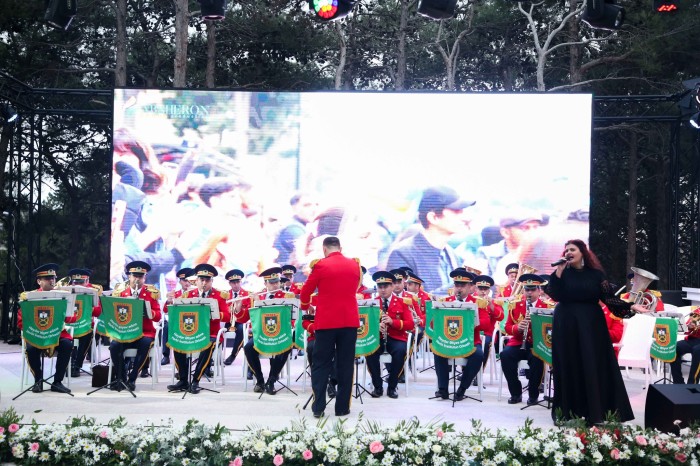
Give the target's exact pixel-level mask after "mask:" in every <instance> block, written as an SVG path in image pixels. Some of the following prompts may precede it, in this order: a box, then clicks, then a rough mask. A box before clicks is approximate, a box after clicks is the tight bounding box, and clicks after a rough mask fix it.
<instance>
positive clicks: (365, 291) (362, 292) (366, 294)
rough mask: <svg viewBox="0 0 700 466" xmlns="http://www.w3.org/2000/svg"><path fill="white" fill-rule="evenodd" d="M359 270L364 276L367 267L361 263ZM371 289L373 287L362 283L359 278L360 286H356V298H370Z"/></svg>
mask: <svg viewBox="0 0 700 466" xmlns="http://www.w3.org/2000/svg"><path fill="white" fill-rule="evenodd" d="M360 270H362V276H363V277H364V276H365V274H366V273H367V268H366V267H365V266H364V265H361V266H360ZM373 291H374V290H373V289H371V288H367V287H366V286H365V285H363V284H362V280H360V286H358V287H357V299H372V292H373Z"/></svg>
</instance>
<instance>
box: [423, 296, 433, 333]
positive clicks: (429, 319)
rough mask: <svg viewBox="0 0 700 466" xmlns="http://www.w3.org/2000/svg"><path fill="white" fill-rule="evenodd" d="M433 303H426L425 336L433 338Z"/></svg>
mask: <svg viewBox="0 0 700 466" xmlns="http://www.w3.org/2000/svg"><path fill="white" fill-rule="evenodd" d="M433 333H434V331H433V301H426V302H425V334H426V335H428V338H433Z"/></svg>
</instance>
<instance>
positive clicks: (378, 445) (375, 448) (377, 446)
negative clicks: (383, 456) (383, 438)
mask: <svg viewBox="0 0 700 466" xmlns="http://www.w3.org/2000/svg"><path fill="white" fill-rule="evenodd" d="M369 451H370V452H372V454H374V455H376V454H377V453H381V452H383V451H384V445H382V442H380V441H379V440H375V441H374V442H372V443H370V444H369Z"/></svg>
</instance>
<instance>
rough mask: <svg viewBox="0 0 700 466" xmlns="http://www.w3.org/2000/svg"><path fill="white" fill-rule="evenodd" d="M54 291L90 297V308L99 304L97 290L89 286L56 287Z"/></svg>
mask: <svg viewBox="0 0 700 466" xmlns="http://www.w3.org/2000/svg"><path fill="white" fill-rule="evenodd" d="M54 289H56V290H61V291H67V292H69V293H73V294H87V295H91V296H92V307H95V306H97V305H98V304H99V303H100V298H99V297H98V296H97V289H96V288H93V287H91V286H80V285H71V286H57V287H56V288H54Z"/></svg>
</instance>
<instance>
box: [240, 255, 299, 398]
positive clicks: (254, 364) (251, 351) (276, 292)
mask: <svg viewBox="0 0 700 466" xmlns="http://www.w3.org/2000/svg"><path fill="white" fill-rule="evenodd" d="M281 274H282V268H281V267H272V268H269V269H267V270H264V271H263V272H262V273H261V274H260V277H262V278H263V279H264V280H265V288H266V291H263V292H262V293H258V294H256V295H254V296H251V303H253V302H254V301H255V300H256V299H257V300H265V299H280V298H294V295H293V294H291V293H287V292H285V291H284V290H282V289H281V283H280V275H281ZM243 352H244V353H245V357H246V360H247V361H248V367H250V370H251V371H252V372H253V377H254V378H255V387H253V391H254V392H255V393H262V392H263V391H264V392H265V393H267V394H268V395H274V394H275V393H277V392H276V391H275V382H276V381H277V378H278V377H279V374H280V372H281V371H282V368H283V367H284V364H285V363H286V362H287V358H288V357H289V353H290V352H291V350H288V351H285V352H284V353H282V354H277V355H275V356H273V357H272V358H270V373H269V375H268V377H267V382H265V378H264V377H263V373H262V366H261V365H260V355H259V354H258V352H257V350H256V349H255V346H254V341H253V338H251V339H249V340H248V342H247V343H246V344H245V345H244V346H243Z"/></svg>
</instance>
